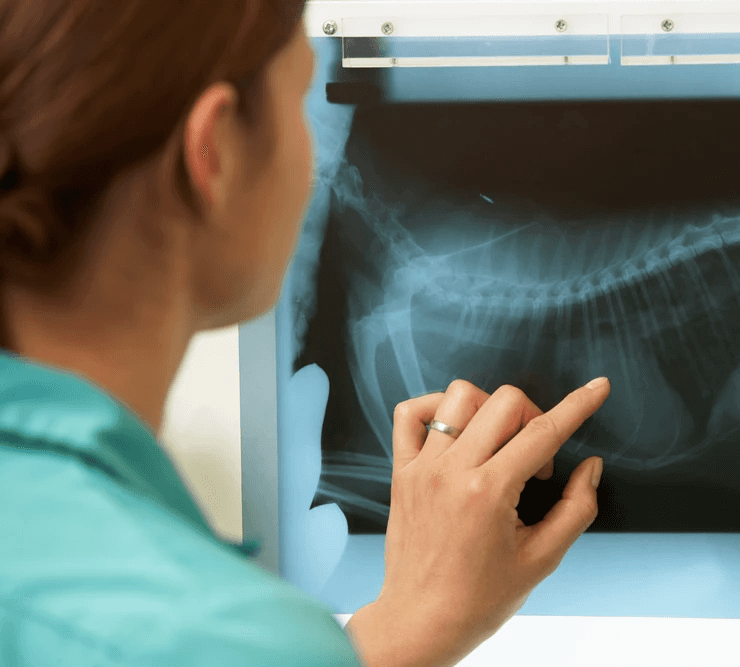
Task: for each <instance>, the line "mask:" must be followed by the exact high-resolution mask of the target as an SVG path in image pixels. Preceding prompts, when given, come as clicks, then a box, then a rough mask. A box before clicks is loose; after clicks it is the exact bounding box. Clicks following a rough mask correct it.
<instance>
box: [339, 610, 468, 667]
mask: <svg viewBox="0 0 740 667" xmlns="http://www.w3.org/2000/svg"><path fill="white" fill-rule="evenodd" d="M433 626H434V624H433V623H425V622H424V619H422V618H420V616H419V614H417V613H415V612H414V610H413V609H397V610H395V609H390V608H388V607H387V606H384V605H383V604H382V603H381V602H379V601H376V602H372V603H370V604H369V605H367V606H365V607H362V608H361V609H359V610H358V611H357V612H356V613H355V614H354V615H353V616H352V618H350V620H349V622H348V623H347V625H346V626H345V628H344V630H345V632H346V633H347V636H348V637H349V638H350V641H351V642H352V645H353V646H354V648H355V652H356V653H357V654H358V655H359V656H360V657H361V658H362V659H364V662H362V665H363V667H452V666H453V665H455V664H457V663H458V662H459V661H460V660H461V659H462V658H463V656H464V654H465V652H464V651H463V652H462V653H461V651H460V646H455V644H454V642H453V641H451V639H446V638H445V632H444V631H443V629H442V628H437V630H436V631H435V630H434V629H433Z"/></svg>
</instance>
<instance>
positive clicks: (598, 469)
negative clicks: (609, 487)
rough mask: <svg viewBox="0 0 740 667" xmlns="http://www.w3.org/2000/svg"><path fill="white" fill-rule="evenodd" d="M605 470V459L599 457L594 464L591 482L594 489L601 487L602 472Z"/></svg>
mask: <svg viewBox="0 0 740 667" xmlns="http://www.w3.org/2000/svg"><path fill="white" fill-rule="evenodd" d="M603 470H604V459H597V460H596V463H595V464H594V468H593V471H592V472H591V484H592V485H593V487H594V489H598V488H599V482H600V481H601V473H602V471H603Z"/></svg>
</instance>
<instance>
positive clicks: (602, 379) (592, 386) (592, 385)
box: [586, 377, 608, 389]
mask: <svg viewBox="0 0 740 667" xmlns="http://www.w3.org/2000/svg"><path fill="white" fill-rule="evenodd" d="M607 382H608V380H607V378H605V377H600V378H595V379H594V380H591V382H589V383H588V384H587V385H586V386H587V387H588V388H589V389H596V387H602V386H604V385H605V384H606V383H607Z"/></svg>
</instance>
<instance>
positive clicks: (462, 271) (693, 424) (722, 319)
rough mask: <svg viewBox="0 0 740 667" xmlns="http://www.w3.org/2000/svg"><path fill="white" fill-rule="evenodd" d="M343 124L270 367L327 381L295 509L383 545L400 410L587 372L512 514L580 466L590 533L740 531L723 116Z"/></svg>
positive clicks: (738, 225) (498, 113) (606, 106)
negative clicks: (291, 336)
mask: <svg viewBox="0 0 740 667" xmlns="http://www.w3.org/2000/svg"><path fill="white" fill-rule="evenodd" d="M337 108H338V109H341V108H342V107H339V106H338V107H337ZM344 109H345V110H344V112H343V113H344V116H343V119H344V121H343V122H344V129H343V130H340V129H337V132H339V133H340V134H341V132H342V131H343V132H344V134H345V136H346V143H343V142H342V141H340V140H338V141H337V144H336V146H333V147H327V139H326V138H323V137H324V135H322V134H321V131H319V133H318V136H317V141H318V151H319V154H320V155H321V154H322V151H323V154H324V156H325V157H324V160H323V163H322V164H323V166H322V168H321V171H320V173H319V174H318V177H319V179H323V182H324V185H325V186H326V190H327V192H328V193H329V195H328V202H327V205H326V206H325V207H324V209H323V211H324V213H323V214H322V220H321V223H320V224H318V223H317V222H316V221H315V220H314V221H313V222H312V221H311V220H310V219H309V220H308V221H307V223H306V225H307V227H306V229H305V234H306V235H309V236H310V241H306V240H305V239H304V245H303V246H302V250H303V252H304V253H305V252H307V251H306V248H308V249H309V250H310V253H313V255H312V257H313V258H314V259H313V260H310V261H313V262H314V267H313V273H312V274H311V273H310V272H308V273H306V271H304V269H305V265H306V262H308V261H309V260H307V259H306V257H308V256H309V255H305V254H304V256H303V257H302V256H301V253H300V252H299V254H298V257H297V258H296V265H295V267H294V271H293V280H294V281H296V282H297V281H300V282H301V284H300V285H295V286H294V292H295V294H296V295H297V296H296V298H295V302H296V304H297V306H296V308H295V311H294V321H293V326H294V328H295V330H296V331H297V332H298V333H297V334H296V335H297V336H298V338H299V340H298V341H297V343H296V350H297V352H296V354H295V358H294V359H293V366H292V372H294V373H295V372H297V371H298V370H299V369H301V368H303V367H305V366H307V365H309V364H317V365H318V366H319V367H320V368H321V369H323V371H324V372H325V373H326V375H327V377H328V379H329V387H330V389H329V398H328V404H327V407H326V415H325V419H324V422H323V429H322V435H321V475H320V480H319V484H318V489H317V492H316V494H315V497H314V499H313V505H312V506H313V507H317V506H320V505H324V504H328V503H336V504H337V505H338V506H339V508H341V510H342V512H343V514H344V515H345V516H346V518H347V524H348V529H349V534H350V535H352V534H371V533H376V534H382V533H384V532H385V528H386V524H387V518H388V512H389V503H390V481H391V470H392V427H393V421H392V420H393V410H394V408H395V406H396V404H397V403H399V402H401V401H404V400H406V399H408V398H410V397H414V396H419V395H421V394H425V393H428V392H432V391H445V390H446V388H447V386H448V385H449V383H450V382H451V381H452V380H454V379H455V378H463V379H465V380H468V381H470V382H472V383H474V384H475V385H477V386H479V387H481V388H482V389H484V390H485V391H487V392H489V393H492V392H494V391H495V390H496V389H497V388H498V387H499V386H501V385H502V384H511V385H514V386H516V387H519V388H521V389H522V390H523V391H524V392H526V394H527V395H528V396H529V397H530V398H531V400H532V401H534V402H535V403H536V404H537V405H538V406H539V407H540V408H541V409H542V410H548V409H550V408H552V407H553V406H554V405H555V404H556V403H558V402H559V401H560V400H561V399H562V398H563V397H564V396H565V395H566V394H567V393H569V392H570V391H572V390H573V389H575V388H577V387H578V386H580V385H582V384H584V383H586V382H587V381H588V380H590V379H592V378H594V377H596V376H599V375H606V376H608V377H609V379H610V381H611V386H612V390H611V395H610V397H609V398H608V400H607V402H606V403H605V404H604V406H603V407H602V408H601V409H600V410H599V411H598V412H597V413H596V414H595V415H594V416H593V417H592V418H591V419H589V420H588V421H587V422H586V423H585V424H584V425H583V426H582V427H581V428H580V429H579V430H578V431H577V432H576V433H575V434H574V435H573V437H572V438H571V439H570V440H569V441H568V442H567V443H566V444H565V445H564V446H563V447H562V449H561V451H560V452H559V454H558V455H557V456H556V458H555V473H554V475H553V477H552V478H551V479H549V480H545V481H540V480H537V479H532V480H531V481H530V482H529V483H528V484H527V486H526V488H525V490H524V492H523V494H522V497H521V502H520V505H519V508H518V511H519V515H520V517H521V518H522V520H523V521H524V522H525V523H526V524H531V523H534V522H536V521H539V520H540V519H541V518H543V517H544V515H545V514H546V513H547V511H548V510H549V509H550V508H551V507H552V505H554V503H555V502H556V501H557V500H558V499H559V498H560V497H561V494H562V490H563V488H564V486H565V484H566V482H567V479H568V476H569V475H570V473H571V472H572V470H573V469H574V468H575V466H576V465H577V464H578V463H579V462H580V461H581V460H583V459H584V458H587V457H589V456H592V455H599V456H602V457H603V458H604V474H603V481H602V483H601V487H600V489H599V506H600V507H599V516H598V519H597V520H596V522H595V523H594V524H593V525H592V526H591V528H590V531H592V532H593V531H597V532H598V531H607V532H693V531H701V532H729V531H738V530H740V512H738V511H737V507H738V494H739V493H740V484H739V483H738V482H737V479H738V473H739V472H740V451H738V441H740V170H739V169H738V167H737V162H738V160H737V156H738V155H740V145H739V144H740V141H739V140H738V137H739V135H740V133H738V132H737V125H738V121H739V120H740V105H739V104H737V103H734V102H719V101H714V102H713V101H704V102H675V101H672V102H670V103H661V102H630V103H612V102H592V103H585V102H584V103H577V104H576V103H568V104H564V103H529V104H519V103H508V104H493V103H490V104H489V103H486V104H426V105H425V104H386V105H383V104H376V105H367V106H364V107H362V106H361V107H358V108H357V109H353V110H352V112H351V113H350V112H348V111H347V110H346V108H344ZM332 128H335V129H336V128H341V123H338V122H335V123H334V124H333V125H332ZM326 136H333V135H331V134H330V133H329V134H327V135H326ZM335 138H336V136H335ZM329 153H330V154H331V159H328V158H327V157H326V155H327V154H329ZM327 165H329V166H327ZM311 225H313V228H311ZM317 230H319V231H317ZM311 235H312V236H311ZM306 244H308V245H306ZM310 253H309V254H310ZM302 262H303V263H302ZM296 269H298V270H296ZM306 275H313V279H310V280H309V279H306ZM309 302H310V307H305V305H306V303H309ZM301 304H303V306H302V305H301Z"/></svg>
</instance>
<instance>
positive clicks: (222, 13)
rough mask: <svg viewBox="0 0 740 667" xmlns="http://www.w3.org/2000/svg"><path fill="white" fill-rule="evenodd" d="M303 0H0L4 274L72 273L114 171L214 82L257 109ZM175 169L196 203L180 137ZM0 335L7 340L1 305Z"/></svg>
mask: <svg viewBox="0 0 740 667" xmlns="http://www.w3.org/2000/svg"><path fill="white" fill-rule="evenodd" d="M304 3H305V0H246V1H245V0H221V1H220V2H218V3H213V2H206V1H204V0H177V1H175V0H155V1H152V0H115V1H111V0H106V1H101V0H74V1H73V2H70V1H69V0H0V272H2V276H3V277H4V278H5V279H7V280H11V279H12V280H13V281H15V282H19V283H22V284H24V285H26V286H30V287H33V288H34V289H37V290H40V291H44V290H47V289H51V288H52V285H53V284H56V285H59V284H60V283H63V282H64V281H65V280H66V279H67V278H69V277H70V276H71V274H72V273H73V272H74V270H75V268H76V266H77V261H78V260H79V257H78V255H77V252H78V251H79V249H80V247H81V242H82V241H83V240H84V239H85V238H86V237H87V235H88V234H89V233H90V231H91V229H90V226H91V224H92V222H93V221H94V219H95V215H96V213H97V211H98V207H99V204H100V203H101V199H102V197H101V196H102V195H103V194H104V193H105V191H106V189H107V187H108V186H109V184H110V183H111V181H112V180H113V178H114V177H115V176H116V175H118V174H119V173H120V172H122V171H124V170H126V169H129V168H132V167H134V166H136V165H138V164H141V163H143V162H144V161H146V160H148V159H149V158H151V157H153V156H154V155H156V154H157V153H159V151H161V150H162V149H163V148H164V147H165V145H166V144H167V142H168V140H169V139H170V138H171V137H172V136H173V133H175V132H180V133H181V134H182V133H183V132H184V128H185V122H186V120H187V115H188V112H189V111H190V109H191V107H192V106H193V104H194V103H195V101H196V100H197V99H198V97H199V95H200V94H201V93H202V92H203V91H204V90H205V89H206V88H207V87H208V86H209V85H210V84H212V83H215V82H217V81H229V82H231V83H233V84H234V85H235V86H236V87H237V89H238V90H239V93H240V101H239V113H240V115H243V116H244V118H245V120H246V121H247V122H248V123H250V125H251V124H255V123H259V122H261V121H262V119H263V117H262V111H263V102H264V98H263V93H264V83H265V81H264V74H265V72H266V66H267V64H268V63H269V62H270V60H271V59H272V58H273V57H274V56H275V55H276V54H277V52H278V51H279V50H280V49H281V48H282V47H283V46H285V45H287V43H288V41H289V40H290V38H291V37H292V36H293V35H294V33H295V30H296V28H297V27H298V25H299V21H300V19H301V15H302V13H303V8H304ZM176 169H177V173H176V185H177V190H178V193H179V195H180V197H181V198H182V201H183V202H184V204H185V205H186V206H188V207H189V208H190V209H191V210H192V211H194V212H196V213H200V207H199V203H198V200H197V199H196V197H195V196H194V194H193V191H192V189H191V187H190V182H189V179H188V176H187V171H186V169H185V163H184V160H183V154H182V149H181V151H180V155H179V158H178V160H177V168H176ZM1 286H2V283H1V282H0V287H1ZM0 346H2V347H5V348H8V349H13V343H12V341H10V340H9V336H8V332H7V327H6V326H5V319H4V318H3V317H2V316H0Z"/></svg>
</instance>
